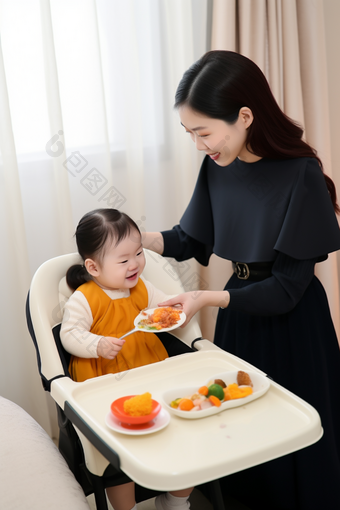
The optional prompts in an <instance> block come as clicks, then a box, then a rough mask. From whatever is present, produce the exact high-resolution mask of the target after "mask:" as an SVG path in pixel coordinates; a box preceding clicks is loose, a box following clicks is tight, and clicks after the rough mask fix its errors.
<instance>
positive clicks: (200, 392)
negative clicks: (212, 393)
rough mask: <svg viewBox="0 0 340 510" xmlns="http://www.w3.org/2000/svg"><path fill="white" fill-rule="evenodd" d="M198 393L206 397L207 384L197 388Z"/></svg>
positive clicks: (207, 391)
mask: <svg viewBox="0 0 340 510" xmlns="http://www.w3.org/2000/svg"><path fill="white" fill-rule="evenodd" d="M198 393H199V394H200V395H204V396H205V397H206V396H207V395H208V393H209V388H208V386H201V387H200V389H199V390H198Z"/></svg>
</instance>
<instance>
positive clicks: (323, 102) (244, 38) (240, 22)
mask: <svg viewBox="0 0 340 510" xmlns="http://www.w3.org/2000/svg"><path fill="white" fill-rule="evenodd" d="M323 4H324V2H323V0H313V1H310V0H214V2H213V21H212V49H223V50H232V51H237V52H239V53H241V54H243V55H245V56H247V57H248V58H250V59H252V60H253V61H254V62H256V64H257V65H258V66H259V67H260V68H261V69H262V71H263V72H264V74H265V75H266V77H267V79H268V81H269V83H270V86H271V88H272V91H273V93H274V96H275V98H276V100H277V102H278V104H279V105H280V107H281V108H282V109H283V111H284V112H285V113H286V114H287V115H288V116H289V117H291V118H292V119H294V120H296V121H298V122H299V123H300V124H301V125H302V126H303V127H304V129H305V138H306V140H307V141H308V143H310V144H311V145H312V146H313V147H314V148H316V149H317V151H318V154H319V156H320V157H321V159H322V161H323V164H324V168H325V172H326V173H327V174H328V175H329V176H330V177H332V178H334V177H333V175H332V165H331V147H330V129H329V126H330V121H329V102H328V84H327V66H326V45H325V29H324V16H323V9H324V5H323ZM211 262H212V263H211V264H210V265H209V268H207V269H203V273H202V275H203V278H204V280H205V281H208V282H209V286H211V288H222V287H221V285H222V283H223V282H224V281H225V280H226V278H227V277H228V275H229V274H231V268H230V263H229V262H226V261H223V260H221V259H218V258H217V257H214V258H213V259H212V261H211ZM221 272H224V274H225V275H226V277H225V278H223V282H222V281H221V278H220V275H221ZM317 275H318V277H319V278H320V279H321V281H322V283H323V285H324V287H325V289H326V291H327V295H328V299H329V302H330V308H331V312H332V317H333V321H334V324H335V328H336V330H337V332H338V338H340V335H339V332H340V320H339V287H338V270H337V262H336V254H335V253H333V254H331V255H330V256H329V258H328V260H327V261H325V262H323V263H322V264H318V266H317ZM216 315H217V313H216V311H214V310H212V309H207V310H205V311H204V312H202V330H203V333H204V335H205V336H206V337H207V338H210V339H212V338H213V330H214V326H215V319H216Z"/></svg>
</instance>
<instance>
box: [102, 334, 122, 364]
mask: <svg viewBox="0 0 340 510" xmlns="http://www.w3.org/2000/svg"><path fill="white" fill-rule="evenodd" d="M124 344H125V340H120V339H119V338H115V337H113V336H103V337H102V338H101V339H100V340H99V342H98V345H97V354H98V356H101V357H102V358H105V359H114V358H115V357H116V356H117V354H118V353H119V351H120V350H121V348H122V347H123V345H124Z"/></svg>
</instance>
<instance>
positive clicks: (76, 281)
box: [66, 264, 90, 290]
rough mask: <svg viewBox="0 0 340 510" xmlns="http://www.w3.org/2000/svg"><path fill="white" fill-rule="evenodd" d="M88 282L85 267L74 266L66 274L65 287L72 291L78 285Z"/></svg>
mask: <svg viewBox="0 0 340 510" xmlns="http://www.w3.org/2000/svg"><path fill="white" fill-rule="evenodd" d="M89 280H90V275H89V273H88V272H87V270H86V267H85V266H82V265H81V264H75V265H74V266H71V267H70V268H69V269H68V271H67V273H66V282H67V285H68V286H69V287H70V289H72V290H76V289H77V288H78V287H80V285H83V283H86V282H88V281H89Z"/></svg>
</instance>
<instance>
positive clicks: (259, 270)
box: [232, 262, 273, 280]
mask: <svg viewBox="0 0 340 510" xmlns="http://www.w3.org/2000/svg"><path fill="white" fill-rule="evenodd" d="M232 265H233V270H234V273H235V274H236V276H237V278H239V279H240V280H265V279H266V278H269V277H270V276H271V275H272V267H273V262H252V263H251V264H249V263H247V264H246V263H245V262H232Z"/></svg>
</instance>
